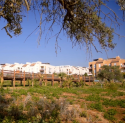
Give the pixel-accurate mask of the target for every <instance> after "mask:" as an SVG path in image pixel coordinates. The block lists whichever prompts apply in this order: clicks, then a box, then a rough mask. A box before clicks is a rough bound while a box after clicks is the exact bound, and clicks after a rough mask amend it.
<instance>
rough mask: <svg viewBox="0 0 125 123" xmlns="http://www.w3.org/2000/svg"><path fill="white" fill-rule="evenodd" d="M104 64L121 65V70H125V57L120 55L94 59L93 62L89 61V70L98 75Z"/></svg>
mask: <svg viewBox="0 0 125 123" xmlns="http://www.w3.org/2000/svg"><path fill="white" fill-rule="evenodd" d="M103 65H109V66H120V69H121V72H125V59H121V58H120V57H119V56H116V57H115V58H109V59H106V60H105V59H103V58H98V59H94V60H93V61H92V62H89V71H90V72H91V73H93V75H94V76H96V75H97V73H98V72H99V71H100V70H101V66H103Z"/></svg>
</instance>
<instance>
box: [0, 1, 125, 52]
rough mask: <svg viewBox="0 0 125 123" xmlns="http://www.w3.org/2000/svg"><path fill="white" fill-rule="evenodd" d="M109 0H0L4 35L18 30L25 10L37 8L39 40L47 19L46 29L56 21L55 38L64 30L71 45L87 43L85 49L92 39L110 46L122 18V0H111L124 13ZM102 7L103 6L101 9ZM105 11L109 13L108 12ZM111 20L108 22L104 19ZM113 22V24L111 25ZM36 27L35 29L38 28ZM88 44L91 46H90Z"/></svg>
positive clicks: (124, 17) (102, 45) (19, 31)
mask: <svg viewBox="0 0 125 123" xmlns="http://www.w3.org/2000/svg"><path fill="white" fill-rule="evenodd" d="M108 2H110V1H109V0H86V1H83V0H43V1H39V0H0V18H3V19H4V20H6V22H7V24H6V25H5V26H4V27H3V29H5V31H6V33H7V35H9V36H10V37H11V38H12V33H13V34H14V35H19V34H21V31H22V26H21V23H22V21H23V19H24V17H25V16H26V14H25V13H26V12H25V11H30V10H31V11H34V12H38V13H39V15H40V19H39V20H40V23H39V25H38V26H37V28H39V29H40V32H39V41H40V39H41V35H42V31H43V30H42V29H44V28H42V25H46V23H50V27H49V29H48V30H49V31H50V32H52V31H53V26H54V25H55V24H57V25H59V26H60V30H59V32H58V33H57V34H56V35H55V36H56V41H58V39H59V35H60V33H61V32H62V31H65V33H66V34H67V37H69V38H70V40H71V41H72V43H73V45H74V44H79V45H80V46H82V45H83V44H84V45H86V48H87V50H90V49H91V48H90V47H91V46H94V48H95V49H96V51H98V49H97V47H96V45H95V44H94V39H95V38H96V40H97V41H98V42H99V44H100V46H101V48H103V49H108V48H110V49H113V48H114V47H115V44H114V43H113V34H116V35H118V36H120V35H119V34H117V33H115V31H114V28H115V27H116V26H120V23H119V21H123V22H124V19H125V15H124V12H125V1H124V0H116V1H114V2H115V3H116V4H117V5H118V6H120V10H121V11H122V12H123V17H122V18H121V17H119V15H117V14H116V13H115V11H114V10H112V9H111V8H110V7H109V6H108V5H107V4H108ZM102 8H105V10H102ZM107 12H108V13H107ZM107 20H108V21H110V24H109V26H107V25H106V21H107ZM111 25H113V26H111ZM37 28H36V29H37ZM89 48H90V49H89Z"/></svg>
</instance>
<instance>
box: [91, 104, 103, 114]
mask: <svg viewBox="0 0 125 123" xmlns="http://www.w3.org/2000/svg"><path fill="white" fill-rule="evenodd" d="M90 107H91V108H92V109H96V110H98V111H100V112H103V111H104V109H103V106H102V103H101V102H98V103H93V104H91V105H90Z"/></svg>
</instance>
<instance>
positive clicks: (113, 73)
mask: <svg viewBox="0 0 125 123" xmlns="http://www.w3.org/2000/svg"><path fill="white" fill-rule="evenodd" d="M97 77H98V78H99V79H101V80H104V79H105V80H107V81H109V82H111V80H117V81H121V80H122V79H123V74H122V73H121V71H120V69H119V66H107V65H104V66H102V67H101V71H99V72H98V74H97Z"/></svg>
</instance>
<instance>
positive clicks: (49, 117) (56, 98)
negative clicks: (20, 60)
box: [0, 81, 125, 123]
mask: <svg viewBox="0 0 125 123" xmlns="http://www.w3.org/2000/svg"><path fill="white" fill-rule="evenodd" d="M38 83H39V82H36V83H35V84H34V87H31V86H26V87H23V86H19V84H20V83H18V82H17V83H16V87H15V88H13V87H10V85H11V83H10V82H9V81H5V82H4V85H3V87H1V88H0V122H2V123H87V122H88V123H90V122H91V123H110V122H111V123H112V122H113V123H124V122H125V85H124V84H121V83H111V84H107V85H103V86H102V87H101V85H100V84H99V83H96V84H92V85H91V86H88V85H87V84H86V85H85V86H82V87H75V86H73V87H71V88H60V87H58V83H56V84H55V85H54V86H51V83H48V85H47V86H44V85H43V86H42V87H40V86H39V85H38Z"/></svg>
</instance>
